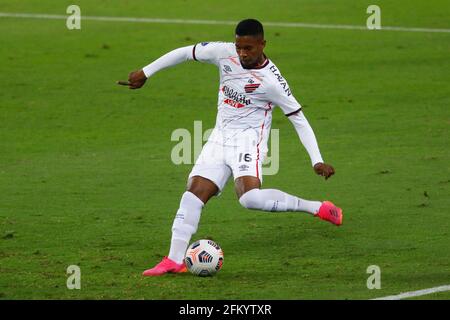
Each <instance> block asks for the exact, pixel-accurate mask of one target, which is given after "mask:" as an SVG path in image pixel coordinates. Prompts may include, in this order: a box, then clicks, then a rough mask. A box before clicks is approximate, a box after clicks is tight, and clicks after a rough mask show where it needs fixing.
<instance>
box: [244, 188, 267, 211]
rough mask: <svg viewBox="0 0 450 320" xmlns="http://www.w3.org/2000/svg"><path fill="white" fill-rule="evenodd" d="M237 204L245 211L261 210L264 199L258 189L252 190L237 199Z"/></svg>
mask: <svg viewBox="0 0 450 320" xmlns="http://www.w3.org/2000/svg"><path fill="white" fill-rule="evenodd" d="M239 203H240V204H241V205H242V206H243V207H244V208H247V209H255V210H261V209H262V208H263V205H264V199H263V197H262V195H261V192H260V190H259V189H252V190H250V191H247V192H246V193H244V194H243V195H242V196H241V197H240V198H239Z"/></svg>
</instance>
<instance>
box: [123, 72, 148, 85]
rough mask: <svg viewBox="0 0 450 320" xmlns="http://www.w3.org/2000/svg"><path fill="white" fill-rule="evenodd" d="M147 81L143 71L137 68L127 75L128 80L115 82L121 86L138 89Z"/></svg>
mask: <svg viewBox="0 0 450 320" xmlns="http://www.w3.org/2000/svg"><path fill="white" fill-rule="evenodd" d="M145 81H147V77H146V76H145V74H144V71H142V70H138V71H133V72H131V73H130V74H129V75H128V81H117V84H120V85H121V86H128V88H130V89H139V88H140V87H142V86H143V85H144V84H145Z"/></svg>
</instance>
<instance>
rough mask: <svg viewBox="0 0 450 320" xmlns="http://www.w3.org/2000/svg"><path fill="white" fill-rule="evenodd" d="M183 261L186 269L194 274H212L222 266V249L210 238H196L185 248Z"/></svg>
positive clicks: (205, 275)
mask: <svg viewBox="0 0 450 320" xmlns="http://www.w3.org/2000/svg"><path fill="white" fill-rule="evenodd" d="M184 263H185V264H186V267H187V268H188V270H189V271H190V272H191V273H193V274H195V275H196V276H200V277H207V276H213V275H215V274H216V273H217V272H218V271H219V270H220V269H221V268H222V264H223V251H222V249H221V248H220V246H219V245H218V244H217V243H215V242H214V241H212V240H208V239H202V240H198V241H195V242H194V243H192V244H191V245H190V246H189V248H188V249H187V251H186V255H185V257H184Z"/></svg>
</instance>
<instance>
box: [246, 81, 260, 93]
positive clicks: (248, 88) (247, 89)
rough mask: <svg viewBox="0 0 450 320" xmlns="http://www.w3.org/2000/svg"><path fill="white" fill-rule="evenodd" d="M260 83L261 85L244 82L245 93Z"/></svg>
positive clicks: (253, 89)
mask: <svg viewBox="0 0 450 320" xmlns="http://www.w3.org/2000/svg"><path fill="white" fill-rule="evenodd" d="M260 85H261V83H249V84H246V85H245V87H244V89H245V93H252V92H253V91H255V90H256V89H258V87H259V86H260Z"/></svg>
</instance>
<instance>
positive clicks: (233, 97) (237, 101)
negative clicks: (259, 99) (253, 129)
mask: <svg viewBox="0 0 450 320" xmlns="http://www.w3.org/2000/svg"><path fill="white" fill-rule="evenodd" d="M222 92H223V94H224V95H225V97H227V98H228V99H225V100H224V101H223V102H224V103H226V104H229V105H230V106H232V107H234V108H242V107H245V106H248V105H249V104H250V103H251V100H250V99H248V98H247V97H246V96H245V95H244V94H242V93H239V92H237V91H236V90H234V89H232V88H230V87H228V86H223V87H222Z"/></svg>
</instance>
